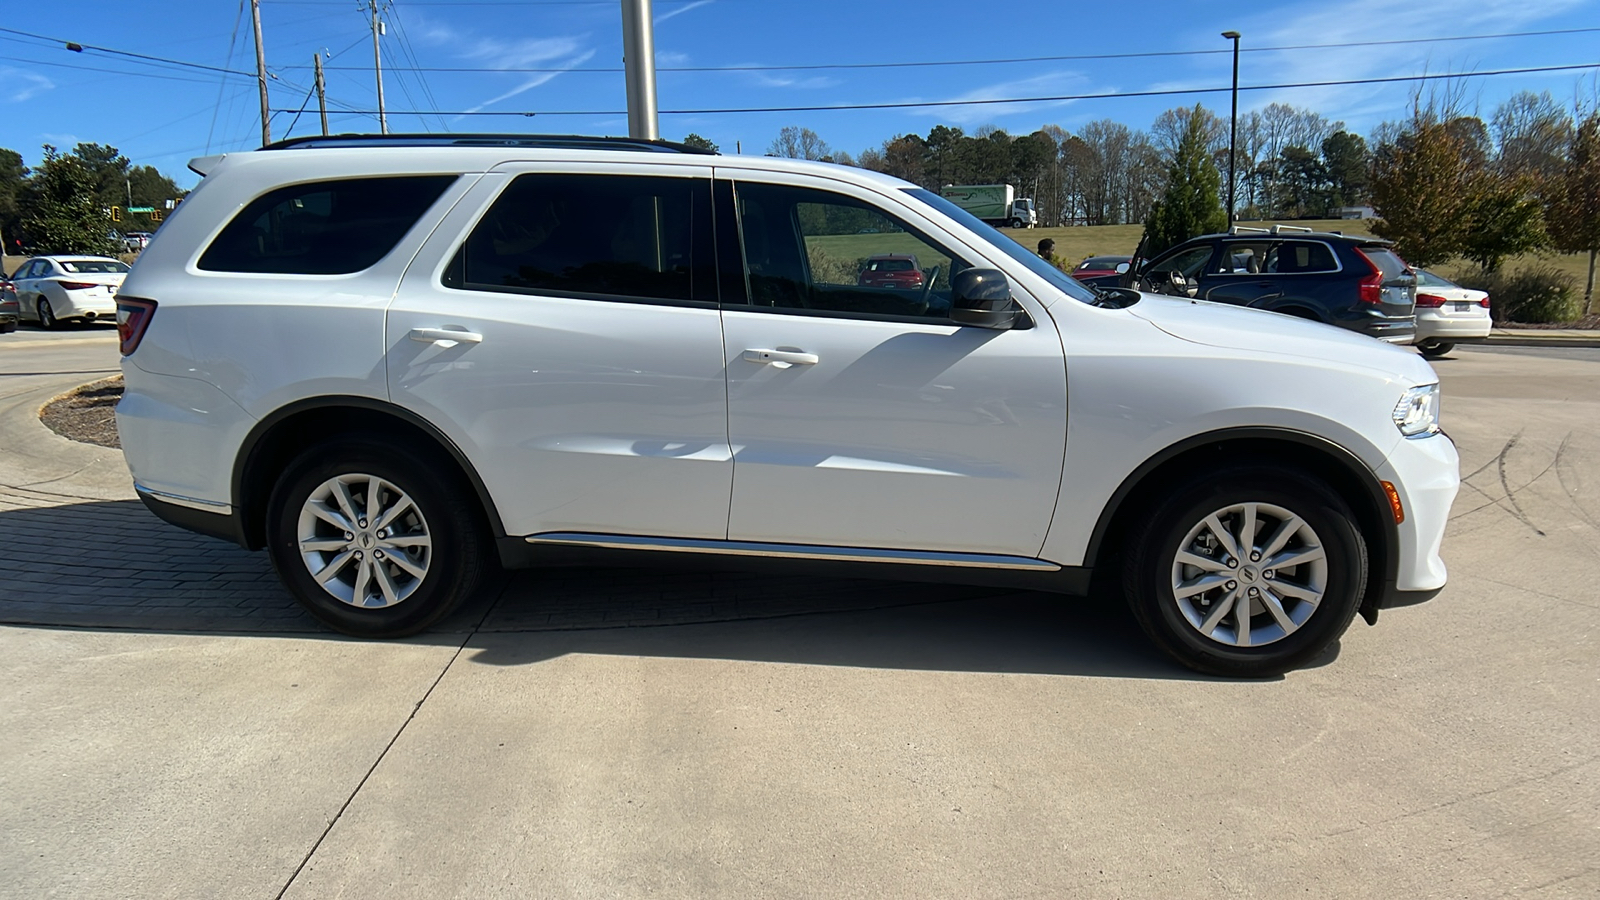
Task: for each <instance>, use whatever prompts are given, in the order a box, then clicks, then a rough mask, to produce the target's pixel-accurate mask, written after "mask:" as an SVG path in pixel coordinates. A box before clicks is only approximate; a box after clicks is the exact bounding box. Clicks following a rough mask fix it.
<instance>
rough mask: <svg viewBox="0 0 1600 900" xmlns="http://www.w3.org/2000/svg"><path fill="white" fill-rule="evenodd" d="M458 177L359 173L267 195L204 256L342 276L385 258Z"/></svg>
mask: <svg viewBox="0 0 1600 900" xmlns="http://www.w3.org/2000/svg"><path fill="white" fill-rule="evenodd" d="M455 178H456V177H455V176H454V175H424V176H405V177H399V178H355V179H350V180H347V181H323V182H317V183H314V184H297V185H294V186H292V187H285V188H279V189H277V190H275V191H272V192H270V193H267V194H264V195H262V196H260V197H258V198H256V199H255V200H254V201H252V202H251V203H250V205H249V206H246V207H245V208H244V211H243V212H241V213H239V215H237V216H235V217H234V219H233V221H232V222H229V223H228V227H226V228H224V229H222V233H221V234H219V235H217V239H216V240H215V241H213V242H212V243H211V246H210V247H208V248H206V252H205V255H203V256H201V257H200V268H202V269H205V270H207V271H211V272H250V273H278V274H291V275H345V274H348V273H350V272H359V271H361V270H362V269H365V268H367V267H369V266H371V265H372V264H373V263H375V262H377V261H378V260H380V259H382V258H383V257H384V255H385V254H387V253H388V252H389V251H390V250H393V249H394V245H395V244H397V243H399V241H400V238H401V237H403V236H404V235H405V233H406V232H407V231H409V230H410V229H411V226H412V225H414V224H416V222H417V219H418V218H420V217H421V216H422V214H423V213H424V212H426V211H427V209H428V207H429V206H432V205H433V201H435V200H437V199H439V195H440V194H442V193H444V189H445V188H446V187H449V185H450V183H451V182H452V181H455Z"/></svg>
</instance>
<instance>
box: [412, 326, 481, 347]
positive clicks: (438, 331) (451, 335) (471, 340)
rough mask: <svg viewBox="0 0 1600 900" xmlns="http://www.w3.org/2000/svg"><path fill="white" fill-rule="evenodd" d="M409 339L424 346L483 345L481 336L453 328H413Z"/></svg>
mask: <svg viewBox="0 0 1600 900" xmlns="http://www.w3.org/2000/svg"><path fill="white" fill-rule="evenodd" d="M411 339H412V340H413V341H419V342H421V343H424V344H438V345H439V346H440V347H454V346H455V345H457V344H481V343H483V335H481V334H478V333H477V332H475V331H457V330H456V329H454V328H413V329H411Z"/></svg>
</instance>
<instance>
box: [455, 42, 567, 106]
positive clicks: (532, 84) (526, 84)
mask: <svg viewBox="0 0 1600 900" xmlns="http://www.w3.org/2000/svg"><path fill="white" fill-rule="evenodd" d="M591 56H594V51H593V50H588V51H585V52H583V53H580V54H578V55H577V56H575V57H573V58H572V59H570V60H568V61H566V62H565V63H562V64H561V71H560V72H540V73H538V74H537V75H533V76H531V77H529V78H527V79H525V80H524V81H523V82H522V83H521V84H519V85H517V86H516V87H514V88H512V89H511V90H509V91H506V92H505V93H503V94H499V95H497V96H494V97H491V98H489V99H488V100H485V101H483V102H482V103H479V104H478V105H477V106H474V107H472V108H471V109H470V110H468V112H477V111H478V110H480V109H483V108H484V107H486V106H493V105H495V104H496V103H499V102H500V101H502V100H510V99H511V98H512V97H515V96H517V95H518V94H521V93H523V92H525V91H531V90H533V89H534V88H536V87H538V86H539V85H541V84H545V83H546V82H548V81H551V80H552V79H554V78H555V77H556V76H558V75H561V74H563V73H565V72H570V71H572V70H573V69H576V68H577V67H579V66H581V65H583V64H584V63H586V62H588V61H589V57H591Z"/></svg>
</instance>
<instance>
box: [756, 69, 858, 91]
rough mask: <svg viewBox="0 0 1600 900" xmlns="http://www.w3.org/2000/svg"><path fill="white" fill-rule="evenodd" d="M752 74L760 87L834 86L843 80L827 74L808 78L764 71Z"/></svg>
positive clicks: (802, 87) (801, 87)
mask: <svg viewBox="0 0 1600 900" xmlns="http://www.w3.org/2000/svg"><path fill="white" fill-rule="evenodd" d="M754 76H755V81H756V83H757V84H759V85H761V86H762V87H773V88H779V87H787V88H800V89H802V90H805V89H811V88H827V87H834V86H835V85H839V84H843V82H842V81H840V80H839V79H837V78H832V77H829V76H827V75H812V76H810V77H808V78H800V77H796V76H792V75H768V74H766V73H764V72H756V73H754Z"/></svg>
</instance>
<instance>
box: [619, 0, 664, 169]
mask: <svg viewBox="0 0 1600 900" xmlns="http://www.w3.org/2000/svg"><path fill="white" fill-rule="evenodd" d="M622 63H623V68H624V70H625V72H626V75H625V76H624V77H625V78H626V79H627V82H628V137H631V138H643V139H645V140H650V141H654V140H657V139H659V138H660V137H661V132H660V130H659V129H658V128H657V126H656V39H655V20H654V18H652V16H651V14H650V0H622Z"/></svg>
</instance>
